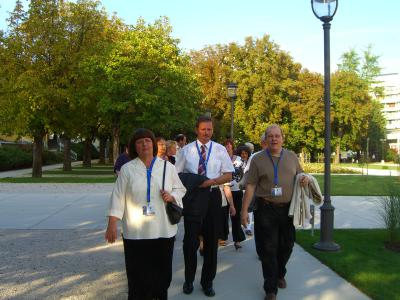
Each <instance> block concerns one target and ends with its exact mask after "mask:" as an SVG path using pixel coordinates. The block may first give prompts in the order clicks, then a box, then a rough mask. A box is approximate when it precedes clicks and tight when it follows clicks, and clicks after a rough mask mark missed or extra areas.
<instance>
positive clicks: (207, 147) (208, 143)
mask: <svg viewBox="0 0 400 300" xmlns="http://www.w3.org/2000/svg"><path fill="white" fill-rule="evenodd" d="M211 142H212V141H211V140H209V141H208V142H207V143H206V144H203V143H202V142H200V141H199V140H198V139H197V145H199V148H200V147H201V145H204V146H206V152H207V151H208V149H210V145H211Z"/></svg>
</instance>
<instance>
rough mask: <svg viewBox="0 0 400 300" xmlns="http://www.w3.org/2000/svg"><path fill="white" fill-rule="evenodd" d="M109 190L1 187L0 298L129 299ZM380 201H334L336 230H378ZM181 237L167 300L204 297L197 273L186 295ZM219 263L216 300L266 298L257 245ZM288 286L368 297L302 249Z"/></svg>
mask: <svg viewBox="0 0 400 300" xmlns="http://www.w3.org/2000/svg"><path fill="white" fill-rule="evenodd" d="M111 190H112V184H97V185H96V184H91V185H86V184H57V185H55V184H0V282H1V284H0V299H125V298H126V295H127V286H126V278H125V268H124V260H123V249H122V244H121V242H118V243H116V244H114V245H107V244H106V243H105V242H104V238H103V235H104V228H105V222H106V219H105V217H104V211H105V209H106V206H107V203H108V198H109V196H110V193H111ZM376 200H377V198H375V197H332V202H333V204H334V206H335V207H336V210H335V227H336V228H373V227H380V225H379V222H378V221H377V219H376V217H375V213H376V207H375V205H376ZM360 202H362V203H363V205H360ZM317 213H319V210H318V209H317ZM316 219H317V220H318V214H317V217H316ZM316 223H317V227H318V224H319V222H318V221H317V222H316ZM182 234H183V226H182V224H180V225H179V232H178V236H177V240H176V244H175V252H174V261H173V272H174V273H173V281H172V283H171V287H170V289H169V295H170V299H174V300H175V299H176V300H181V299H182V300H183V299H184V300H196V299H206V298H205V296H204V295H203V293H202V292H201V289H200V285H199V278H200V272H199V271H200V270H201V268H200V267H199V268H198V273H197V275H196V281H195V290H194V292H193V294H192V295H190V296H188V295H184V294H183V293H182V291H181V290H182V284H183V281H184V264H183V254H182ZM218 259H219V261H218V270H217V272H218V273H217V277H216V279H215V282H214V288H215V290H216V293H217V295H216V297H214V299H233V300H236V299H263V297H264V291H263V289H262V274H261V266H260V263H259V261H258V259H257V256H256V252H255V246H254V241H253V239H248V240H247V241H245V242H243V248H242V249H240V250H239V251H235V249H234V247H233V245H232V243H231V244H230V245H228V246H227V247H223V248H220V251H219V258H218ZM201 262H202V259H201V258H200V257H199V264H200V263H201ZM287 281H288V288H287V289H285V290H280V291H279V294H278V299H280V300H293V299H307V300H317V299H322V300H335V299H338V300H339V299H340V300H342V299H346V300H349V299H354V300H358V299H360V300H362V299H369V298H368V297H366V296H365V295H364V294H362V293H361V292H360V291H358V290H357V289H356V288H354V287H353V286H351V285H350V284H349V283H348V282H346V281H345V280H343V279H342V278H340V277H339V276H338V275H337V274H335V273H334V272H332V271H331V270H330V269H329V268H327V267H326V266H324V265H322V264H321V263H320V262H319V261H317V260H316V259H315V258H313V257H312V256H311V255H309V254H308V253H306V252H305V251H304V250H302V248H300V247H299V246H295V248H294V252H293V255H292V257H291V259H290V261H289V265H288V274H287Z"/></svg>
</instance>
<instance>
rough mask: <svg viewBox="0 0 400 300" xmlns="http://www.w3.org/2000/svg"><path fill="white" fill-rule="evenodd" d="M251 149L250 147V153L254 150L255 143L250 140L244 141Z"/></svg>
mask: <svg viewBox="0 0 400 300" xmlns="http://www.w3.org/2000/svg"><path fill="white" fill-rule="evenodd" d="M244 144H245V145H246V146H247V147H248V148H249V149H250V153H253V152H254V145H253V144H252V143H250V142H247V143H244Z"/></svg>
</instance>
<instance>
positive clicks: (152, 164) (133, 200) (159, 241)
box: [105, 128, 186, 300]
mask: <svg viewBox="0 0 400 300" xmlns="http://www.w3.org/2000/svg"><path fill="white" fill-rule="evenodd" d="M129 155H130V157H131V158H132V160H131V161H130V162H128V163H126V164H125V165H124V166H123V167H122V168H121V172H120V175H119V176H118V179H117V181H116V182H115V185H114V190H113V193H112V195H111V199H110V206H109V209H108V211H107V216H108V217H109V218H108V226H107V231H106V233H105V239H106V240H107V241H108V242H109V243H114V242H115V240H116V239H117V221H118V220H122V236H123V243H124V253H125V266H126V273H127V277H128V289H129V296H128V299H160V300H161V299H167V298H168V288H169V285H170V283H171V279H172V254H173V248H174V241H175V235H176V232H177V225H171V223H170V222H169V220H168V216H167V214H166V210H165V203H166V202H172V201H174V202H176V203H177V204H178V205H179V206H181V207H182V197H183V196H184V195H185V192H186V189H185V187H184V186H183V184H182V182H181V181H180V179H179V177H178V174H177V172H176V170H175V167H174V166H173V165H172V164H171V163H169V162H167V163H166V173H165V189H164V190H162V179H163V170H164V160H162V159H160V158H158V157H157V143H156V141H155V137H154V134H153V133H152V132H151V131H150V130H148V129H143V128H141V129H138V130H136V131H135V133H134V134H133V136H132V138H131V140H130V141H129Z"/></svg>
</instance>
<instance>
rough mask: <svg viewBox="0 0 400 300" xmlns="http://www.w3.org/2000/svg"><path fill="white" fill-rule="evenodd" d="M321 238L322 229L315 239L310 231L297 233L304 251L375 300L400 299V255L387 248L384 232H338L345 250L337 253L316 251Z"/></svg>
mask: <svg viewBox="0 0 400 300" xmlns="http://www.w3.org/2000/svg"><path fill="white" fill-rule="evenodd" d="M319 239H320V231H319V230H317V231H315V235H314V236H313V237H312V236H311V234H310V231H309V230H299V231H297V241H296V242H297V243H298V244H299V245H300V246H301V247H303V248H304V250H306V251H307V252H309V253H310V254H311V255H313V256H314V257H316V258H317V259H318V260H319V261H321V262H322V263H323V264H325V265H327V266H328V267H329V268H330V269H332V270H333V271H335V272H336V273H338V274H339V275H340V276H341V277H343V278H344V279H346V280H347V281H349V282H351V283H352V284H353V285H354V286H356V287H357V288H358V289H360V290H361V291H363V292H364V293H365V294H367V295H368V296H370V297H371V298H372V299H374V300H384V299H393V300H395V299H397V300H400V284H399V282H400V272H399V270H400V253H398V252H397V253H396V252H392V251H390V250H387V249H386V248H385V247H384V243H385V241H386V240H387V233H386V231H385V230H384V229H336V230H335V231H334V239H335V242H336V243H338V244H339V245H340V247H341V249H340V250H339V251H337V252H323V251H319V250H316V249H314V248H313V247H312V245H313V244H314V243H316V242H318V241H319Z"/></svg>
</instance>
